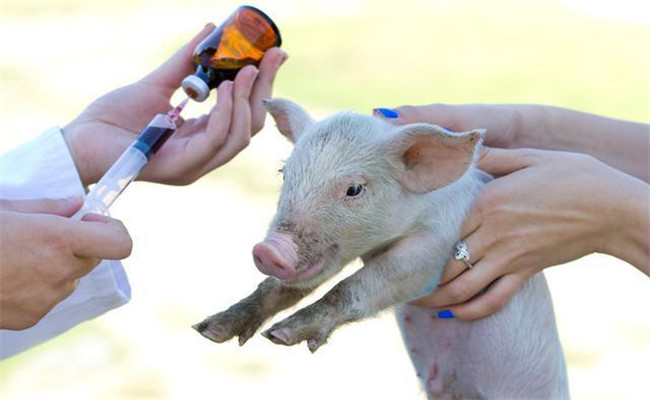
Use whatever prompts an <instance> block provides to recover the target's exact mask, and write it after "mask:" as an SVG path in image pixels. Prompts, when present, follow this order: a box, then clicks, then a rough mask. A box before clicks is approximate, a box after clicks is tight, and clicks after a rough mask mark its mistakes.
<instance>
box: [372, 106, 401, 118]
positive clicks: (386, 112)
mask: <svg viewBox="0 0 650 400" xmlns="http://www.w3.org/2000/svg"><path fill="white" fill-rule="evenodd" d="M372 111H374V112H376V113H379V114H381V116H382V117H384V118H397V117H399V114H398V113H397V111H395V110H393V109H392V108H375V109H373V110H372Z"/></svg>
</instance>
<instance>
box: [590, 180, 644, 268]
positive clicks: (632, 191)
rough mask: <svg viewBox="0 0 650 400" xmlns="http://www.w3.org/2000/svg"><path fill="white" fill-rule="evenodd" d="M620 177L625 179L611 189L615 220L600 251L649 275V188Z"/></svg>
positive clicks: (641, 182)
mask: <svg viewBox="0 0 650 400" xmlns="http://www.w3.org/2000/svg"><path fill="white" fill-rule="evenodd" d="M617 172H618V171H617ZM620 175H622V176H624V178H623V179H620V180H619V182H618V183H619V184H618V185H617V187H615V188H613V189H614V190H615V192H613V193H616V196H613V197H614V198H613V199H612V200H613V204H612V208H613V209H614V210H615V212H614V213H613V217H614V218H613V219H612V223H611V224H610V226H609V227H608V232H607V234H606V235H605V238H606V240H605V241H604V242H603V244H602V248H601V251H600V252H602V253H605V254H609V255H612V256H614V257H616V258H619V259H621V260H624V261H626V262H628V263H629V264H632V265H633V266H635V267H636V268H637V269H639V270H640V271H641V272H643V273H645V274H646V275H650V209H649V204H650V186H649V185H648V184H646V183H645V182H643V181H641V180H639V179H637V178H634V177H632V176H629V175H627V174H624V173H620Z"/></svg>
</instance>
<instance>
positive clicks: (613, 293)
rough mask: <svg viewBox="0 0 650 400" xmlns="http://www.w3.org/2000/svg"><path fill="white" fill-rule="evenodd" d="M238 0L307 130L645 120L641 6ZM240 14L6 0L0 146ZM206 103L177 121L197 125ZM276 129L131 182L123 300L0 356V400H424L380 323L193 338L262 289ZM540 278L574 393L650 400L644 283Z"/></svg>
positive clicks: (222, 6)
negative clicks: (557, 113) (174, 178)
mask: <svg viewBox="0 0 650 400" xmlns="http://www.w3.org/2000/svg"><path fill="white" fill-rule="evenodd" d="M250 4H251V5H255V6H258V7H260V8H261V9H263V10H264V11H266V12H267V13H268V14H269V15H270V16H271V17H272V18H273V19H274V20H275V21H276V23H277V24H278V25H279V27H280V30H281V32H282V35H283V39H284V46H283V47H284V48H285V49H286V50H287V51H288V52H289V54H290V59H289V61H288V62H287V63H286V64H285V66H284V67H283V69H282V70H281V73H280V75H279V76H278V79H277V81H276V95H278V96H282V97H287V98H290V99H292V100H295V101H297V102H300V103H302V104H303V105H305V106H306V107H307V108H308V109H310V111H312V112H313V113H314V115H316V116H324V115H327V114H329V113H331V112H334V111H338V110H343V109H352V110H356V111H359V112H362V113H369V112H370V110H371V109H372V108H373V107H378V106H381V107H392V106H397V105H401V104H421V103H430V102H449V103H465V102H508V103H514V102H524V103H548V104H554V105H559V106H565V107H570V108H576V109H580V110H583V111H589V112H593V113H599V114H605V115H609V116H612V117H617V118H624V119H632V120H637V121H643V122H646V123H647V122H649V121H650V76H649V75H650V22H649V19H650V9H649V7H648V5H647V2H646V1H631V0H620V1H616V2H613V1H584V0H564V1H560V0H556V1H541V0H540V1H535V0H530V1H526V0H521V1H515V0H504V1H502V0H496V1H481V0H440V1H424V0H402V1H400V2H396V1H362V0H347V1H346V0H329V1H326V2H315V1H299V0H287V1H280V0H276V1H272V0H267V1H256V2H252V3H250ZM237 5H239V3H237V2H232V1H206V0H185V1H181V0H176V1H172V0H157V1H150V0H143V1H137V2H136V1H127V0H112V1H82V0H60V1H35V0H34V1H19V0H15V1H6V0H3V1H2V13H1V15H0V37H1V38H2V47H1V49H0V68H1V70H0V72H1V81H0V83H1V87H0V100H1V107H0V113H1V114H0V116H1V118H2V123H3V128H2V134H1V135H0V150H2V151H3V152H4V151H5V150H8V149H10V148H12V147H13V146H15V145H17V144H19V143H22V142H25V141H27V140H29V139H30V138H32V137H34V136H36V135H38V134H39V133H41V132H42V131H44V130H45V129H47V128H49V127H50V126H52V125H65V123H66V122H67V121H69V120H71V119H72V118H74V117H75V116H76V115H77V114H78V113H79V112H81V110H83V108H84V107H85V106H86V105H87V104H88V103H90V102H91V101H92V100H93V99H94V98H96V97H98V96H99V95H101V94H103V93H105V92H107V91H110V90H112V89H114V88H116V87H119V86H121V85H125V84H128V83H130V82H132V81H134V80H136V79H138V78H140V77H141V76H143V75H144V74H146V73H147V72H149V71H150V70H151V69H153V68H155V67H156V66H157V65H158V64H160V63H161V62H163V61H164V60H165V59H166V58H167V57H169V56H170V55H171V54H172V53H173V52H174V51H175V49H176V48H178V47H179V46H181V45H182V44H184V43H185V42H186V41H187V40H189V39H190V38H191V37H192V36H193V35H194V34H195V33H196V32H198V30H200V29H201V27H203V25H204V24H205V23H206V22H209V21H213V22H217V23H218V22H220V20H222V19H223V18H225V17H226V16H227V15H229V14H230V12H231V11H232V10H233V9H234V8H235V7H236V6H237ZM212 101H213V99H211V100H208V101H207V102H206V104H201V105H198V104H193V105H192V106H191V107H190V108H189V109H188V113H189V114H192V113H194V114H195V115H199V114H200V113H202V112H205V111H206V110H207V109H209V107H210V104H207V103H212ZM272 125H273V124H272V123H270V122H269V123H267V126H268V128H267V129H265V130H264V131H263V132H262V133H261V134H260V135H259V136H258V137H256V139H255V140H254V141H253V143H252V145H251V146H250V148H249V149H247V150H246V151H245V152H244V153H242V155H241V156H239V157H238V158H237V159H236V160H234V161H233V162H232V163H230V164H228V165H227V166H225V167H223V168H221V169H219V170H217V171H215V172H213V173H211V174H209V175H208V176H206V177H205V178H204V179H202V180H201V181H199V182H197V183H196V184H194V185H192V186H190V187H187V188H169V187H164V186H160V185H152V184H143V183H139V184H136V185H133V186H132V187H131V188H129V191H128V192H127V193H126V194H125V196H124V197H123V198H122V199H121V200H120V201H119V202H118V203H117V204H116V207H115V209H114V211H113V215H114V216H115V217H116V218H120V219H122V220H123V221H124V223H125V224H126V226H127V227H128V228H129V230H130V232H131V235H132V236H133V239H134V242H135V248H134V252H133V255H132V256H131V258H130V259H128V260H126V261H125V263H124V264H125V267H126V269H127V271H128V273H129V276H130V280H131V284H132V286H133V300H132V302H131V303H130V304H129V305H127V306H125V307H123V308H121V309H118V310H115V311H112V312H110V313H109V314H107V315H105V316H103V317H101V318H99V319H97V320H94V321H91V322H87V323H85V324H82V325H81V326H78V327H77V328H75V329H73V330H72V331H70V332H68V333H67V334H65V335H63V336H61V337H59V338H57V339H55V340H52V341H51V342H49V343H47V344H44V345H42V346H39V347H37V348H35V349H33V350H31V351H29V352H26V353H24V354H21V355H19V356H16V357H14V358H12V359H10V360H7V361H4V362H2V363H1V364H0V396H1V397H2V398H3V399H32V398H34V399H50V398H53V399H58V398H71V399H114V398H115V399H130V398H134V399H140V398H142V399H144V398H155V399H158V398H165V399H167V398H170V399H171V398H174V399H176V398H178V399H187V398H190V397H191V396H202V397H204V398H215V399H249V398H257V397H262V396H263V397H266V398H271V399H275V398H283V399H284V400H289V399H294V398H296V399H298V398H300V399H302V398H305V397H309V398H312V399H321V398H322V399H332V398H341V399H348V398H376V399H396V398H399V399H410V398H423V394H422V393H420V390H419V388H418V386H417V382H416V380H415V377H414V373H413V371H412V367H411V366H410V363H409V361H408V359H407V357H406V354H405V353H404V351H403V349H402V344H401V341H400V338H399V334H398V332H397V329H396V328H395V324H394V322H393V321H392V318H391V316H390V314H389V313H387V314H384V315H383V316H381V317H379V318H375V319H373V320H371V321H368V322H363V323H360V324H355V325H353V326H350V327H346V328H344V329H341V330H340V331H339V332H337V333H336V334H335V335H334V337H333V338H332V340H331V341H330V343H329V344H328V346H325V347H324V348H323V349H321V350H319V352H318V353H316V354H315V355H310V354H308V351H307V350H306V349H305V348H304V347H303V346H301V347H299V348H284V347H282V348H279V347H275V346H273V345H271V344H270V343H267V342H266V340H264V339H261V338H259V337H258V338H254V339H253V340H252V341H251V342H250V343H249V344H247V345H246V346H245V347H244V348H241V349H240V348H238V347H237V346H236V344H234V343H229V344H225V345H219V346H218V345H214V344H212V343H210V342H208V341H207V340H204V339H202V338H201V337H200V336H198V335H196V334H195V333H194V331H192V330H191V329H189V326H190V325H191V324H193V323H195V322H197V321H199V320H201V319H202V318H203V317H204V316H206V315H208V314H212V313H214V312H216V311H220V310H221V309H223V308H226V307H228V306H229V305H230V304H231V303H232V302H234V301H236V300H239V298H241V297H243V296H245V295H247V294H248V293H249V292H250V291H251V290H252V289H253V288H254V286H255V285H256V284H257V282H258V281H259V280H260V279H261V276H260V275H259V273H258V272H256V270H255V268H254V267H253V264H252V262H251V260H250V249H251V248H252V245H253V244H254V243H255V242H256V241H257V240H259V239H261V238H262V237H263V235H264V233H265V229H266V224H267V223H268V221H270V219H271V217H272V215H273V210H274V205H275V204H274V203H275V198H276V195H277V190H278V188H279V185H280V184H281V179H280V178H278V176H277V173H276V172H275V171H276V170H277V168H278V166H279V165H281V160H282V159H283V158H286V157H287V156H288V154H289V152H290V146H289V145H288V144H287V143H286V142H285V141H284V140H283V139H282V138H281V137H280V135H278V134H277V133H276V132H275V131H274V129H273V126H272ZM567 134H570V132H567ZM0 172H1V171H0ZM548 276H549V281H550V284H551V290H552V292H553V295H554V301H555V304H556V310H557V317H558V323H559V329H560V334H561V337H562V341H563V344H564V346H565V351H566V355H567V361H568V366H569V375H570V380H571V390H572V394H573V396H574V397H575V398H589V399H618V398H650V389H649V388H648V385H647V384H646V380H647V377H646V376H645V373H644V372H643V371H647V365H648V360H650V320H649V318H648V314H647V304H650V290H649V289H650V283H649V282H648V279H647V278H645V277H644V276H642V275H641V274H640V273H638V272H637V271H636V270H634V269H633V268H631V267H629V266H627V265H625V264H624V263H621V262H620V261H617V260H613V259H611V258H609V257H605V256H600V255H594V256H590V257H586V258H584V259H582V260H580V261H577V262H574V263H571V265H568V266H563V267H561V268H554V269H551V270H549V272H548ZM319 293H322V291H321V292H319ZM312 300H313V298H312ZM309 301H311V300H308V302H309Z"/></svg>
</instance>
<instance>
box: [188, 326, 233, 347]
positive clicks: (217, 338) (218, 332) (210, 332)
mask: <svg viewBox="0 0 650 400" xmlns="http://www.w3.org/2000/svg"><path fill="white" fill-rule="evenodd" d="M192 328H194V329H195V330H196V331H197V332H199V333H200V334H201V335H203V337H205V338H208V339H210V340H212V341H213V342H216V343H223V342H225V341H227V340H229V339H230V338H232V335H229V334H228V333H227V332H224V331H223V329H221V327H219V326H217V325H210V324H209V323H207V322H205V321H203V322H201V323H198V324H195V325H192Z"/></svg>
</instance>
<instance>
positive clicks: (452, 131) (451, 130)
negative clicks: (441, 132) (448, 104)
mask: <svg viewBox="0 0 650 400" xmlns="http://www.w3.org/2000/svg"><path fill="white" fill-rule="evenodd" d="M443 128H445V129H446V130H448V131H449V132H451V133H456V131H455V130H453V129H451V128H448V127H446V126H443Z"/></svg>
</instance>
